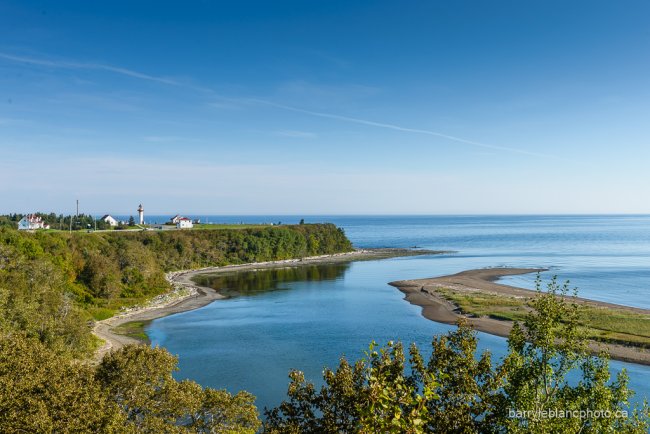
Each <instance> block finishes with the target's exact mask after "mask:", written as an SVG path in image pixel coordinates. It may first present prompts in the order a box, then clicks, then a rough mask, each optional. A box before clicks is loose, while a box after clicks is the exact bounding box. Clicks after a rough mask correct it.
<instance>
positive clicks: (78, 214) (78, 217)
mask: <svg viewBox="0 0 650 434" xmlns="http://www.w3.org/2000/svg"><path fill="white" fill-rule="evenodd" d="M77 220H79V199H77Z"/></svg>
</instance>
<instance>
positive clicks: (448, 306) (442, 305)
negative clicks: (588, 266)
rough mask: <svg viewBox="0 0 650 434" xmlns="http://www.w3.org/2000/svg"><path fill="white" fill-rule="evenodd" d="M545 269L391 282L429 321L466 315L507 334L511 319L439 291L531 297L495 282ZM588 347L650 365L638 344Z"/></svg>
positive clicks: (477, 324)
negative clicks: (462, 304) (469, 307)
mask: <svg viewBox="0 0 650 434" xmlns="http://www.w3.org/2000/svg"><path fill="white" fill-rule="evenodd" d="M542 271H546V270H545V269H537V268H485V269H477V270H468V271H463V272H460V273H457V274H453V275H448V276H441V277H433V278H425V279H411V280H401V281H395V282H390V283H389V284H390V285H392V286H394V287H396V288H398V289H399V290H400V291H402V292H403V293H404V294H405V299H406V300H407V301H408V302H410V303H411V304H414V305H417V306H420V307H422V315H423V316H424V317H425V318H427V319H430V320H432V321H436V322H441V323H445V324H455V323H456V322H457V321H458V320H459V319H460V318H461V317H465V318H466V319H467V320H468V322H469V323H470V324H471V325H472V326H473V327H474V328H475V329H476V330H479V331H482V332H485V333H489V334H493V335H496V336H503V337H507V336H508V334H509V333H510V330H511V329H512V326H513V322H512V321H507V320H503V319H496V318H491V317H488V316H480V317H475V316H471V315H464V314H463V313H462V312H461V311H460V309H459V307H458V306H457V305H456V304H454V303H453V302H451V301H450V300H449V299H448V298H446V297H444V296H443V295H442V294H441V291H443V290H446V289H450V290H453V291H456V292H459V293H465V294H472V293H482V294H490V295H495V296H506V297H511V298H515V299H530V298H532V297H534V296H536V294H537V292H536V291H533V290H529V289H523V288H517V287H514V286H509V285H503V284H500V283H495V281H496V280H498V279H499V278H501V277H505V276H513V275H520V274H529V273H536V272H542ZM576 301H577V302H578V303H579V304H582V305H584V306H590V307H597V308H608V309H615V310H617V311H624V312H629V313H634V314H641V315H650V310H648V309H642V308H637V307H630V306H623V305H618V304H614V303H606V302H601V301H594V300H589V299H585V298H579V297H578V298H576ZM590 350H591V351H592V352H593V353H594V354H596V353H599V352H600V351H602V350H606V351H607V352H608V353H609V354H610V356H611V358H612V359H616V360H622V361H626V362H632V363H639V364H644V365H650V352H649V351H648V350H644V349H641V348H637V347H630V346H627V345H619V344H612V343H607V344H604V343H600V342H591V343H590Z"/></svg>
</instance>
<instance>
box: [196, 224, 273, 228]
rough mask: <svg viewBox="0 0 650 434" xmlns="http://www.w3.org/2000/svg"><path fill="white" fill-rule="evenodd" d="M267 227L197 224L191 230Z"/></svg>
mask: <svg viewBox="0 0 650 434" xmlns="http://www.w3.org/2000/svg"><path fill="white" fill-rule="evenodd" d="M269 226H271V225H270V224H268V225H262V224H259V225H255V224H212V223H208V224H206V223H198V224H195V225H194V227H193V229H261V228H268V227H269Z"/></svg>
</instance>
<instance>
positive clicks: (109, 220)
mask: <svg viewBox="0 0 650 434" xmlns="http://www.w3.org/2000/svg"><path fill="white" fill-rule="evenodd" d="M101 220H102V221H104V222H106V223H107V224H108V225H109V226H113V227H114V226H117V220H115V219H114V218H113V216H112V215H110V214H106V215H105V216H104V217H102V218H101Z"/></svg>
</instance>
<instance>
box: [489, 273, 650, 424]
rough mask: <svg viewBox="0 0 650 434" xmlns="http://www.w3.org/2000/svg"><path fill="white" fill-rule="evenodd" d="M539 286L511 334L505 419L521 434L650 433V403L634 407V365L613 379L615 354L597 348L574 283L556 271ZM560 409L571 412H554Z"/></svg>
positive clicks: (506, 362)
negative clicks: (630, 372)
mask: <svg viewBox="0 0 650 434" xmlns="http://www.w3.org/2000/svg"><path fill="white" fill-rule="evenodd" d="M536 287H537V291H538V295H537V297H536V298H535V299H534V300H533V301H532V302H531V307H532V309H533V311H532V313H530V314H529V315H528V316H527V317H526V319H525V321H524V323H523V324H518V323H515V326H514V327H513V329H512V332H511V333H510V337H509V338H508V348H509V353H508V356H507V357H506V358H505V360H504V362H503V365H502V369H503V371H504V373H505V375H506V377H505V379H506V382H505V385H504V389H503V398H504V400H503V401H502V402H503V404H504V405H505V408H499V409H498V410H497V411H498V413H500V418H501V419H500V421H499V424H500V426H504V427H506V428H507V430H508V432H513V433H524V432H525V433H550V432H559V431H562V432H576V433H578V432H579V433H594V434H595V433H602V432H619V433H620V432H624V433H645V432H647V430H648V415H649V413H648V407H647V406H646V405H644V406H643V407H642V408H641V409H638V410H636V409H635V410H630V409H628V404H629V398H630V397H631V396H632V395H633V391H631V390H630V389H629V388H628V387H627V384H628V378H627V374H626V372H625V371H622V372H620V373H619V374H618V375H617V377H616V379H615V380H614V381H613V382H611V383H610V373H609V359H608V356H607V354H605V353H603V354H601V355H599V356H592V355H590V354H589V352H588V346H587V344H588V341H587V339H586V337H585V335H584V334H583V332H582V330H581V329H580V326H579V323H578V318H579V313H580V306H579V305H578V304H577V303H576V300H575V297H576V296H577V293H576V292H574V294H573V297H568V292H569V287H568V282H567V283H566V284H564V285H563V286H560V285H559V284H558V282H557V279H556V278H553V279H552V280H551V282H550V283H549V284H548V287H547V291H546V292H543V291H542V289H541V288H542V283H541V280H540V278H539V276H538V278H537V282H536ZM570 373H575V374H579V381H578V384H577V385H575V384H572V383H571V382H569V374H570ZM560 411H562V412H565V413H566V412H570V415H571V416H570V417H557V416H555V417H549V414H553V413H554V412H555V413H557V412H560ZM626 413H628V415H627V416H628V417H623V416H624V415H625V414H626ZM513 416H514V417H513Z"/></svg>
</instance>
